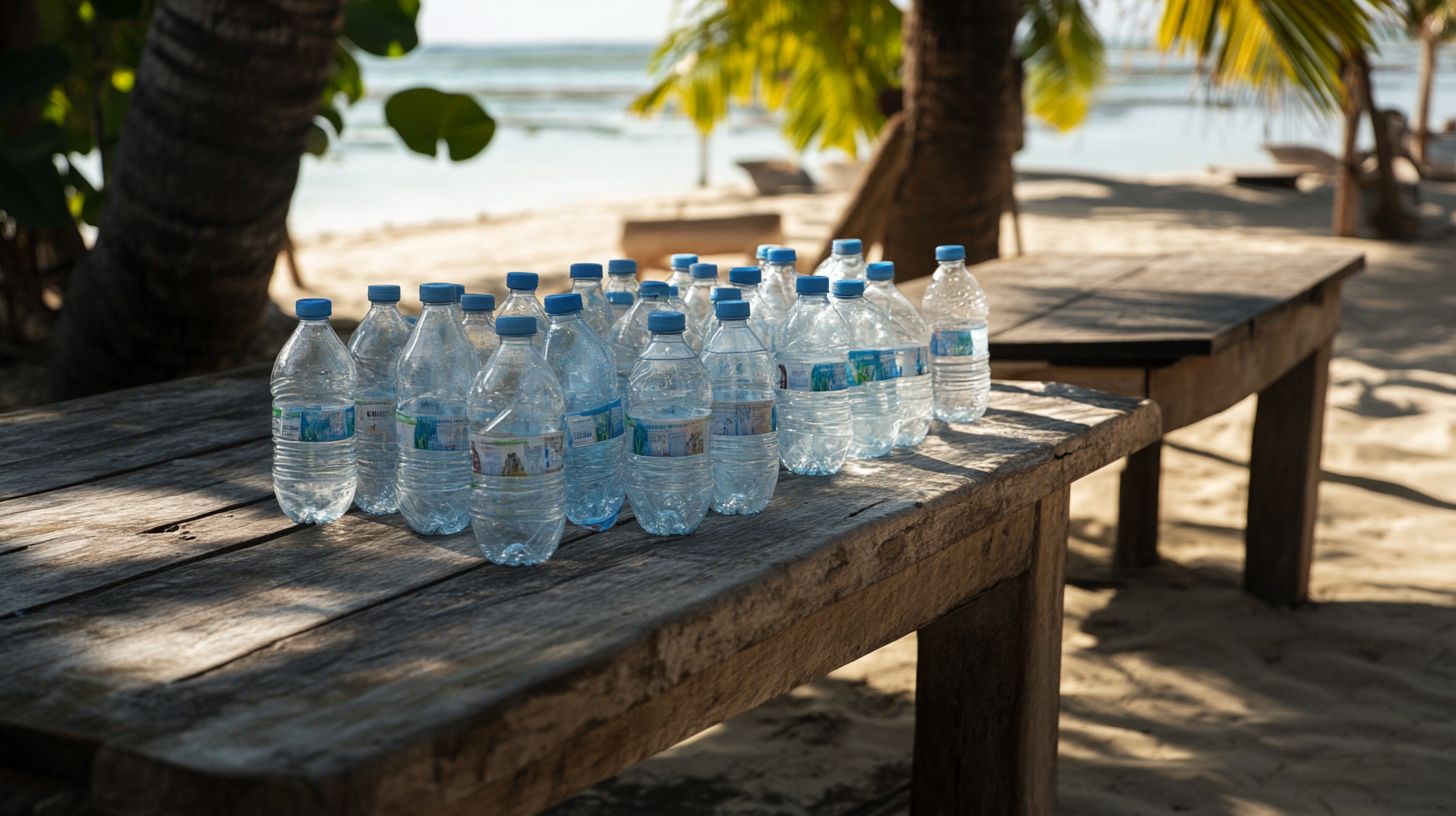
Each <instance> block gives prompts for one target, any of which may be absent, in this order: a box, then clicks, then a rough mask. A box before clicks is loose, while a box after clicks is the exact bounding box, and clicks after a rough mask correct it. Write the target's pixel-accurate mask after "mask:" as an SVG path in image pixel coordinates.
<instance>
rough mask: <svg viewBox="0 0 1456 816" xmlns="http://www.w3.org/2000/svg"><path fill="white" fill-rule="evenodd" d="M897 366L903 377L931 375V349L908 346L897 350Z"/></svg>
mask: <svg viewBox="0 0 1456 816" xmlns="http://www.w3.org/2000/svg"><path fill="white" fill-rule="evenodd" d="M895 365H896V366H897V367H898V368H899V369H900V376H901V377H918V376H920V375H921V374H929V373H930V347H929V346H906V347H904V348H897V349H895Z"/></svg>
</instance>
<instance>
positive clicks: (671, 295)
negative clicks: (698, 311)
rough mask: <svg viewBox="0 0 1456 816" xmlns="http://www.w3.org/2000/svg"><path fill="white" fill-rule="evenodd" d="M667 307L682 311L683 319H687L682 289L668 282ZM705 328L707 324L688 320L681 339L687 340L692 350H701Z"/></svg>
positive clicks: (685, 302) (705, 332)
mask: <svg viewBox="0 0 1456 816" xmlns="http://www.w3.org/2000/svg"><path fill="white" fill-rule="evenodd" d="M667 308H669V309H671V310H673V311H675V312H682V313H683V319H684V320H687V314H688V304H687V301H685V300H683V297H682V290H681V289H679V288H677V287H676V286H674V285H673V284H670V283H669V284H668V285H667ZM707 329H708V327H707V326H704V325H700V324H697V323H694V322H693V321H691V320H688V327H687V331H685V332H683V340H685V341H686V342H687V344H688V346H690V347H691V348H692V350H693V351H695V352H701V351H702V350H703V337H704V335H705V334H707Z"/></svg>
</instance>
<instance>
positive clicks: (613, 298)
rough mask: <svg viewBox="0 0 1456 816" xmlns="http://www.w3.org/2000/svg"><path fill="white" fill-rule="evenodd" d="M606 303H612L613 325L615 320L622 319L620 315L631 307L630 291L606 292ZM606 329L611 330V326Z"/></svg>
mask: <svg viewBox="0 0 1456 816" xmlns="http://www.w3.org/2000/svg"><path fill="white" fill-rule="evenodd" d="M607 303H610V304H611V305H612V325H613V326H615V325H617V321H618V320H621V319H622V315H624V314H626V313H627V310H628V309H630V308H632V293H631V292H608V293H607ZM607 331H608V332H610V331H611V326H608V327H607ZM604 336H605V335H604Z"/></svg>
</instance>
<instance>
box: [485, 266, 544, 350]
mask: <svg viewBox="0 0 1456 816" xmlns="http://www.w3.org/2000/svg"><path fill="white" fill-rule="evenodd" d="M540 284H541V276H540V275H537V274H536V273H535V272H507V273H506V289H507V290H509V294H507V295H506V299H505V301H503V302H502V303H501V305H500V309H498V310H496V315H495V319H496V320H500V319H501V318H502V317H509V316H511V315H530V316H531V317H534V318H536V350H537V351H540V350H541V344H542V343H543V342H545V340H546V311H545V310H544V309H542V308H541V301H539V300H537V299H536V287H537V286H539V285H540Z"/></svg>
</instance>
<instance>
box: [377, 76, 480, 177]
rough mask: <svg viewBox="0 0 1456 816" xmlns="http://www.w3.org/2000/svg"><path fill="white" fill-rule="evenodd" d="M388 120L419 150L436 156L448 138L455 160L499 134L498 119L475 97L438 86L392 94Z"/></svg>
mask: <svg viewBox="0 0 1456 816" xmlns="http://www.w3.org/2000/svg"><path fill="white" fill-rule="evenodd" d="M384 121H385V122H387V123H388V124H389V126H390V127H392V128H394V131H395V132H396V133H398V134H399V137H400V138H401V139H403V140H404V143H405V145H406V146H408V147H409V149H410V150H413V151H414V152H416V153H420V154H423V155H426V156H434V155H436V151H437V150H438V145H439V143H440V142H444V143H445V146H446V148H447V149H448V150H449V153H450V160H451V161H464V160H466V159H468V158H471V157H472V156H474V155H476V154H477V153H479V152H480V151H482V150H484V149H485V146H486V145H488V144H490V140H491V138H492V137H493V136H495V120H494V119H492V118H490V115H489V114H487V113H486V112H485V109H484V108H482V107H481V106H480V104H479V103H478V102H476V101H475V100H474V99H473V98H471V97H470V96H468V95H466V94H459V93H446V92H444V91H439V90H436V89H434V88H410V89H408V90H403V91H400V92H398V93H396V94H394V95H393V96H391V97H389V99H388V100H386V101H385V103H384Z"/></svg>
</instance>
